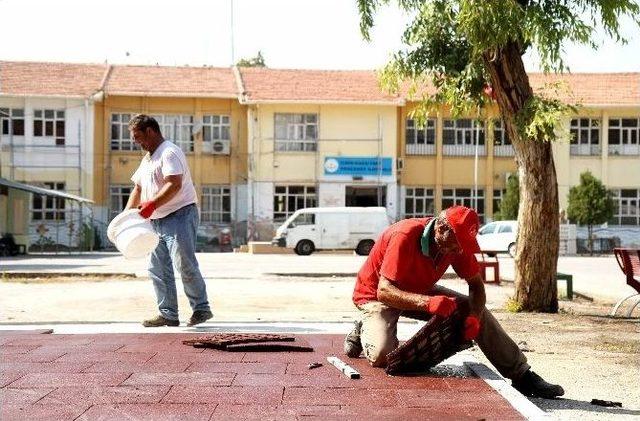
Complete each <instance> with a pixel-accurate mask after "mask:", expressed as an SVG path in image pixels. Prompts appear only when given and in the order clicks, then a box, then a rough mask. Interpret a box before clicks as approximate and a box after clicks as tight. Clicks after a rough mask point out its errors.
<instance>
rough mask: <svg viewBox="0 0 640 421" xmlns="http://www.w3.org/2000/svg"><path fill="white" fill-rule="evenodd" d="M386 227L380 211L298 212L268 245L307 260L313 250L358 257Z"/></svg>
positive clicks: (387, 222)
mask: <svg viewBox="0 0 640 421" xmlns="http://www.w3.org/2000/svg"><path fill="white" fill-rule="evenodd" d="M389 224H390V220H389V217H388V216H387V211H386V209H385V208H383V207H366V208H364V207H327V208H305V209H298V210H297V211H296V212H294V214H293V215H291V216H290V217H289V218H288V219H287V220H286V221H285V222H284V223H283V224H282V225H281V226H280V227H279V228H278V229H277V230H276V236H275V237H274V238H273V240H272V241H271V243H272V244H273V245H277V246H280V247H287V248H292V249H293V250H294V251H295V252H296V254H298V255H301V256H307V255H309V254H311V253H313V252H314V251H315V250H339V249H352V250H355V252H356V253H357V254H359V255H361V256H366V255H368V254H369V252H370V251H371V248H372V247H373V244H374V243H375V240H376V239H377V238H378V236H379V235H380V234H381V233H382V231H383V230H384V229H385V228H387V227H388V226H389Z"/></svg>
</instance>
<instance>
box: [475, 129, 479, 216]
mask: <svg viewBox="0 0 640 421" xmlns="http://www.w3.org/2000/svg"><path fill="white" fill-rule="evenodd" d="M474 124H476V136H475V139H474V142H475V144H476V145H475V146H476V147H475V154H474V158H473V208H474V209H475V210H476V211H477V210H478V146H479V145H478V143H479V138H480V125H479V123H478V122H474Z"/></svg>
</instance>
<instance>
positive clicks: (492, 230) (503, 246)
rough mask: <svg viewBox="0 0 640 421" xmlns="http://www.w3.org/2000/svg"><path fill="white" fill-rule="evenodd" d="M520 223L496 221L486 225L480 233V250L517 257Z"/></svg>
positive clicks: (478, 237)
mask: <svg viewBox="0 0 640 421" xmlns="http://www.w3.org/2000/svg"><path fill="white" fill-rule="evenodd" d="M517 235H518V221H495V222H491V223H488V224H486V225H484V226H483V227H482V228H480V230H479V231H478V236H477V239H478V245H479V246H480V250H482V251H486V250H490V251H493V252H496V253H509V254H510V255H511V257H515V255H516V236H517Z"/></svg>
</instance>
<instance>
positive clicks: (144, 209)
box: [138, 200, 157, 219]
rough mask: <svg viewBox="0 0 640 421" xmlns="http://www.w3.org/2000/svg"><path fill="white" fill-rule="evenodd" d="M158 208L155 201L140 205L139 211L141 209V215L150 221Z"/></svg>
mask: <svg viewBox="0 0 640 421" xmlns="http://www.w3.org/2000/svg"><path fill="white" fill-rule="evenodd" d="M156 208H157V205H156V202H155V201H153V200H148V201H146V202H142V203H140V206H138V209H140V212H139V214H140V216H142V217H143V218H144V219H148V218H149V217H150V216H151V214H152V213H153V211H154V210H156Z"/></svg>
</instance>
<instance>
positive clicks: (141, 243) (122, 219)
mask: <svg viewBox="0 0 640 421" xmlns="http://www.w3.org/2000/svg"><path fill="white" fill-rule="evenodd" d="M138 212H139V211H138V209H128V210H126V211H124V212H122V213H120V214H119V215H118V216H116V217H115V218H113V221H111V223H110V224H109V227H108V228H107V237H108V238H109V240H111V242H112V243H113V244H115V245H116V247H117V248H118V250H120V253H122V254H123V255H124V257H126V258H127V259H136V258H140V257H145V256H147V255H149V254H150V253H151V252H152V251H153V250H155V248H156V247H157V245H158V242H159V240H160V238H159V237H158V234H156V233H155V231H154V230H153V227H152V226H151V222H149V220H147V219H144V218H143V217H142V216H140V214H139V213H138Z"/></svg>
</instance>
